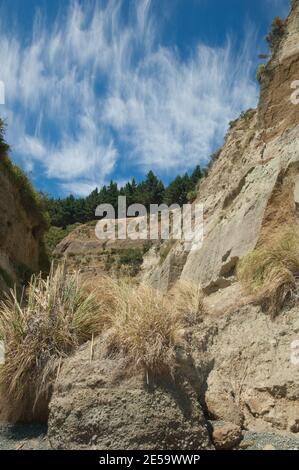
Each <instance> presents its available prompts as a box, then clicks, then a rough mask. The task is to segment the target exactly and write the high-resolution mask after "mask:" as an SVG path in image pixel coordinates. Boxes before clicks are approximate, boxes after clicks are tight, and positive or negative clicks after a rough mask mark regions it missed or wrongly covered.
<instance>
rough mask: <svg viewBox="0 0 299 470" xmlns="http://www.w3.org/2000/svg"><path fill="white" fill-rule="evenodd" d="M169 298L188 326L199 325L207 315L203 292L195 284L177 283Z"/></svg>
mask: <svg viewBox="0 0 299 470" xmlns="http://www.w3.org/2000/svg"><path fill="white" fill-rule="evenodd" d="M168 298H169V301H170V303H171V304H172V306H173V308H174V309H175V310H176V311H177V312H178V313H179V314H180V315H181V316H182V318H184V321H185V322H186V324H187V325H190V326H192V325H197V324H198V323H199V322H200V321H201V319H202V317H203V316H204V315H205V314H206V313H207V312H206V311H205V307H204V303H203V293H202V290H201V289H200V288H199V286H197V285H195V284H194V283H193V282H188V281H178V282H176V284H175V285H174V286H173V287H172V289H171V290H170V291H169V293H168Z"/></svg>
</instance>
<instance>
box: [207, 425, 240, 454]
mask: <svg viewBox="0 0 299 470" xmlns="http://www.w3.org/2000/svg"><path fill="white" fill-rule="evenodd" d="M242 437H243V436H242V431H241V428H240V427H239V426H236V425H235V424H232V423H222V422H218V423H213V433H212V439H213V443H214V446H215V448H216V449H217V450H231V449H234V448H236V447H237V445H238V444H239V443H240V441H241V440H242Z"/></svg>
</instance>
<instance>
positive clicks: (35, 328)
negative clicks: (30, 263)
mask: <svg viewBox="0 0 299 470" xmlns="http://www.w3.org/2000/svg"><path fill="white" fill-rule="evenodd" d="M201 314H202V302H201V295H200V292H199V291H198V289H195V288H194V287H193V286H192V285H191V284H187V283H178V284H177V285H176V286H175V287H174V288H173V289H172V290H171V291H170V292H169V293H168V294H163V293H162V292H159V291H157V290H155V289H152V288H150V287H148V286H144V285H139V286H138V285H136V284H134V283H132V282H128V281H124V280H117V279H113V278H111V277H108V276H103V277H101V278H95V279H94V280H93V281H91V280H90V279H89V280H88V283H87V285H84V284H83V283H82V279H81V278H80V276H79V275H78V274H73V275H66V272H65V268H64V266H59V267H58V268H57V270H56V271H54V270H53V268H52V270H51V273H50V275H49V277H48V278H47V279H46V280H43V279H42V277H41V276H34V277H32V279H31V282H30V284H29V287H28V290H27V295H26V299H24V301H23V300H21V301H19V300H18V299H17V296H16V293H15V292H14V291H11V292H10V295H9V296H8V297H7V299H6V301H4V302H2V304H1V307H0V337H1V339H3V340H4V343H5V349H6V361H5V364H4V365H3V367H2V368H1V369H0V386H1V392H2V402H3V397H4V398H5V400H6V405H8V409H9V411H10V412H12V413H10V416H8V417H9V418H10V419H14V420H15V421H16V420H20V419H32V417H34V418H36V417H41V418H42V419H46V418H47V413H48V409H47V406H48V402H49V399H50V397H51V391H52V387H53V383H54V382H55V379H56V377H57V375H58V373H59V370H60V363H61V360H62V359H63V358H65V357H67V356H68V355H70V354H71V353H72V352H73V351H75V350H76V349H77V348H78V346H79V345H80V344H82V343H84V342H85V341H87V340H89V339H90V338H91V337H92V336H96V335H99V334H101V333H103V335H102V341H104V340H105V341H106V344H105V348H104V351H106V354H109V355H111V354H112V355H113V354H114V353H117V354H118V355H121V356H122V357H123V358H125V362H126V364H127V373H130V371H131V370H132V369H135V370H136V369H139V370H140V369H141V370H144V371H145V372H146V373H147V375H149V374H150V375H151V376H153V375H154V376H160V375H163V374H172V373H173V371H174V370H175V368H176V365H177V359H176V358H177V348H178V347H180V346H182V345H183V343H184V339H183V338H184V329H185V328H186V327H188V326H190V325H191V324H195V323H197V322H198V321H199V318H200V315H201Z"/></svg>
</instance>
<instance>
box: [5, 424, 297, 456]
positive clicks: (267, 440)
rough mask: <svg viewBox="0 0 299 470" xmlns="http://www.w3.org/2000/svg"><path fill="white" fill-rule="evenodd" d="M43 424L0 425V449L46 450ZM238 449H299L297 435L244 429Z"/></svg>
mask: <svg viewBox="0 0 299 470" xmlns="http://www.w3.org/2000/svg"><path fill="white" fill-rule="evenodd" d="M46 432H47V430H46V428H45V426H41V425H39V424H31V425H8V424H1V425H0V450H48V449H50V445H49V442H48V440H47V436H46ZM239 449H240V450H299V436H298V437H296V436H295V435H294V434H289V433H285V434H277V433H258V432H252V431H245V432H244V435H243V440H242V441H241V443H240V445H239Z"/></svg>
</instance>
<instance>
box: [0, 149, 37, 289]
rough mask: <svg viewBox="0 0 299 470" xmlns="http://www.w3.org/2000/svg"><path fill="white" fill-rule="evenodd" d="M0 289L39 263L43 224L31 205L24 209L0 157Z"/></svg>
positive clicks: (9, 285) (22, 277)
mask: <svg viewBox="0 0 299 470" xmlns="http://www.w3.org/2000/svg"><path fill="white" fill-rule="evenodd" d="M0 213H1V223H0V289H1V288H5V287H11V285H12V284H13V283H14V282H16V281H21V282H22V281H23V280H24V278H25V277H26V276H28V275H29V273H30V272H34V271H38V270H39V267H40V245H41V240H42V236H43V231H44V228H43V227H42V224H41V221H40V219H39V217H38V216H37V214H36V213H35V210H34V208H32V210H31V211H30V210H28V209H25V207H24V204H23V200H22V194H21V193H20V190H19V188H18V187H17V186H16V184H15V183H14V181H13V179H12V178H11V176H10V173H9V171H8V170H7V167H6V165H5V164H4V162H3V161H2V160H1V158H0Z"/></svg>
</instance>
